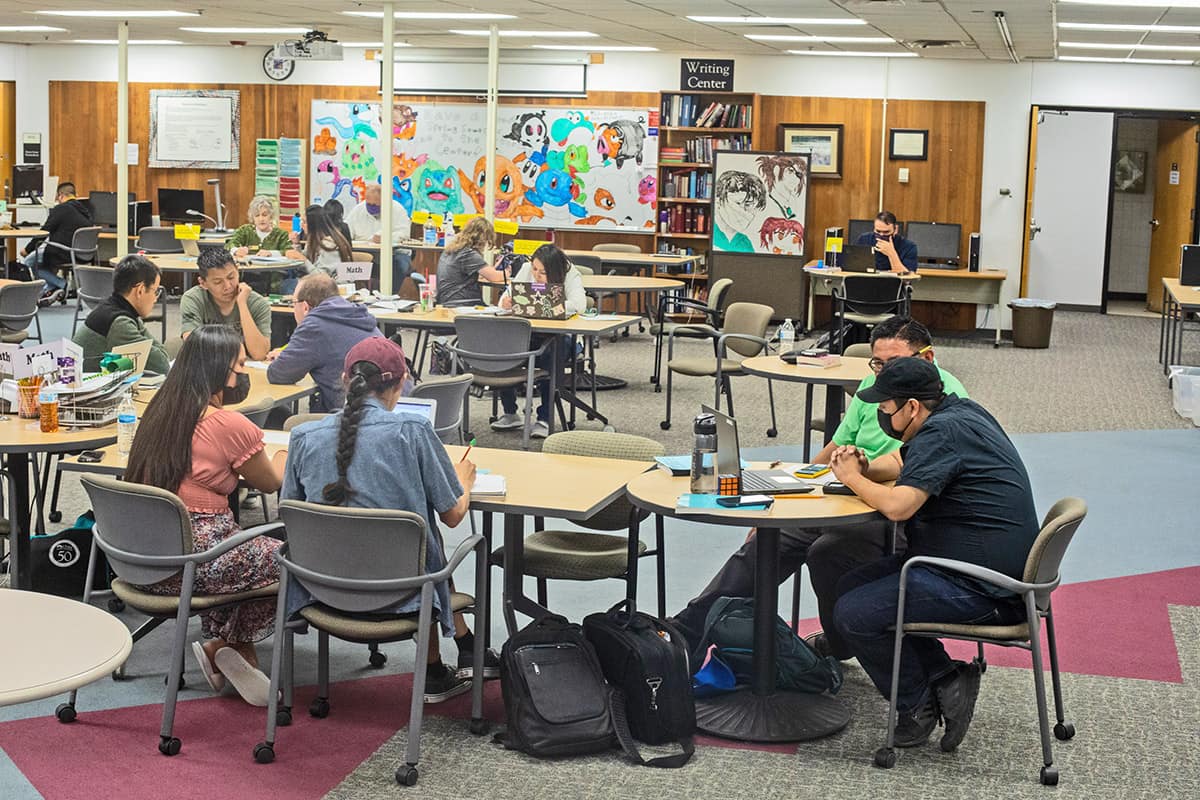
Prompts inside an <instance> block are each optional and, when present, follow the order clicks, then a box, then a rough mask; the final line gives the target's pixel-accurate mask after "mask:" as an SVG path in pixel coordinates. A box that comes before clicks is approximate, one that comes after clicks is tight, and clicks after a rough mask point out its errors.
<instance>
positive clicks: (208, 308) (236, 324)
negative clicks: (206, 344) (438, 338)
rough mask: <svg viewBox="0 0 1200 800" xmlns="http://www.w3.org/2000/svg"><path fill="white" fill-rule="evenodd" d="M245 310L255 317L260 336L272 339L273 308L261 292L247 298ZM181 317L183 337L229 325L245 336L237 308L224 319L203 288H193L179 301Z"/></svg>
mask: <svg viewBox="0 0 1200 800" xmlns="http://www.w3.org/2000/svg"><path fill="white" fill-rule="evenodd" d="M246 306H247V307H248V308H249V309H250V316H252V317H254V324H255V326H256V327H257V328H258V332H259V333H261V334H262V335H263V336H265V337H267V338H268V339H270V338H271V304H270V303H269V302H267V299H266V298H265V297H263V296H262V295H261V294H259V293H258V292H250V294H249V296H247V297H246ZM179 316H180V321H179V332H180V333H181V334H184V333H190V332H192V331H194V330H195V329H196V328H199V327H200V326H201V325H228V326H230V327H231V328H235V329H236V330H237V332H238V333H241V332H242V317H241V314H239V313H238V310H237V305H236V304H235V305H234V307H233V311H232V312H231V313H230V314H229V316H225V315H223V314H222V313H221V309H219V308H217V304H216V303H214V302H213V299H212V295H210V294H209V293H208V290H207V289H205V288H203V287H201V286H193V287H192V288H190V289H188V290H187V291H186V292H184V293H183V297H181V298H179Z"/></svg>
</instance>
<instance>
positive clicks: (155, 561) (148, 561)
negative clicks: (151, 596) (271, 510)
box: [97, 522, 283, 567]
mask: <svg viewBox="0 0 1200 800" xmlns="http://www.w3.org/2000/svg"><path fill="white" fill-rule="evenodd" d="M97 530H100V529H99V527H97ZM275 530H283V523H282V522H269V523H267V524H266V525H257V526H255V527H253V528H250V529H248V530H244V531H241V532H239V533H237V534H235V535H233V536H230V537H229V538H228V539H226V540H225V541H223V542H221V543H220V544H219V545H217V546H216V547H210V548H209V549H207V550H203V551H201V552H199V553H184V554H182V555H178V556H152V555H146V554H145V553H130V552H128V551H126V550H122V549H121V548H119V547H114V546H113V545H111V544H109V543H107V542H104V543H103V544H101V545H100V549H101V550H103V551H104V552H105V553H107V554H109V555H112V556H115V557H116V558H117V559H118V560H120V561H127V562H128V563H130V564H136V565H137V566H139V567H182V566H183V565H184V564H187V563H188V562H195V563H197V564H204V563H207V562H209V561H212V560H213V559H215V558H217V557H219V556H222V555H224V554H225V553H228V552H229V551H230V550H232V549H233V548H235V547H240V546H241V545H243V544H245V543H246V542H248V541H250V540H251V539H255V538H257V537H259V536H262V535H263V534H266V533H270V532H272V531H275ZM101 533H103V531H101Z"/></svg>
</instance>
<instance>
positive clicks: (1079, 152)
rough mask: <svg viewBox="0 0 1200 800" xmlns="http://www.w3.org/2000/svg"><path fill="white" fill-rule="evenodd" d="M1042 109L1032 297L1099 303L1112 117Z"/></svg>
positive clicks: (1035, 187)
mask: <svg viewBox="0 0 1200 800" xmlns="http://www.w3.org/2000/svg"><path fill="white" fill-rule="evenodd" d="M1040 113H1041V119H1040V122H1039V123H1038V132H1037V175H1036V179H1035V181H1034V184H1033V205H1032V208H1031V209H1030V215H1031V216H1030V223H1029V232H1030V242H1029V281H1028V284H1027V290H1026V295H1027V296H1029V297H1036V298H1038V299H1039V300H1053V301H1055V302H1057V303H1070V304H1073V305H1081V306H1094V307H1096V308H1099V307H1100V304H1101V300H1102V298H1103V293H1104V248H1105V242H1106V241H1107V238H1108V233H1107V230H1108V205H1109V204H1108V198H1109V185H1110V183H1111V181H1112V149H1113V115H1112V113H1111V112H1096V111H1066V112H1056V111H1045V110H1043V111H1041V112H1040Z"/></svg>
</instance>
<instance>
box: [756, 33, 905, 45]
mask: <svg viewBox="0 0 1200 800" xmlns="http://www.w3.org/2000/svg"><path fill="white" fill-rule="evenodd" d="M744 35H745V37H746V38H747V39H753V40H754V41H756V42H829V43H832V44H894V43H895V41H896V40H895V39H893V38H891V37H890V36H776V35H775V34H758V33H747V34H744Z"/></svg>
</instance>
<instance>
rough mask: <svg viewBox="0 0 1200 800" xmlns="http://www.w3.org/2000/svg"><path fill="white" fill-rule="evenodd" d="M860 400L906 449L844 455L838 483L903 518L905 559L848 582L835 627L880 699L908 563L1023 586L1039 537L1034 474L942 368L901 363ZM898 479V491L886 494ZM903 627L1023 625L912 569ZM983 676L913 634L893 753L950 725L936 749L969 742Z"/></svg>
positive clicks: (969, 587) (991, 601) (957, 583)
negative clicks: (981, 571) (929, 561)
mask: <svg viewBox="0 0 1200 800" xmlns="http://www.w3.org/2000/svg"><path fill="white" fill-rule="evenodd" d="M859 397H861V398H862V400H863V401H864V402H867V403H878V404H879V411H878V414H879V427H880V428H882V429H883V431H884V433H886V434H888V435H889V436H891V437H892V438H894V439H897V440H899V441H901V442H903V445H902V446H901V448H900V449H899V450H894V451H892V452H891V453H888V454H887V455H885V456H882V457H880V458H878V459H875V460H874V461H868V460H867V459H866V458H865V457H864V456H863V455H862V454H861V453H860V452H859V451H858V450H857V449H855V448H853V447H841V448H839V449H838V450H837V451H836V452H834V454H833V458H832V459H831V464H832V467H833V472H834V474H835V475H837V478H838V480H840V481H842V483H844V484H846V485H847V486H848V487H850V488H851V489H853V490H854V493H855V494H856V495H858V496H859V497H860V498H861V499H862V501H863V502H865V503H866V504H867V505H869V506H870V507H871V508H874V509H877V510H878V511H879V512H880V513H882V514H883V515H884V516H885V517H887V518H888V519H890V520H896V521H906V533H907V536H908V552H907V553H905V554H902V555H895V556H891V557H889V558H886V559H883V560H881V561H876V562H875V563H874V564H868V565H867V566H864V567H859V568H858V569H856V570H854V571H853V572H850V573H849V574H847V575H845V576H844V577H843V578H842V579H841V581H839V582H838V587H837V593H838V601H837V605H836V607H835V608H834V612H833V617H834V624H835V625H836V626H837V628H838V631H839V632H840V633H841V635H842V638H844V639H845V640H846V642H847V643H848V644H849V645H850V650H851V652H852V653H853V654H854V655H855V656H856V657H857V658H858V661H859V663H860V664H862V666H863V669H865V670H866V671H867V674H868V675H870V677H871V680H872V681H873V682H874V683H875V686H876V687H877V688H878V689H879V691H880V693H882V694H883V696H884V697H888V696H889V695H890V693H891V681H892V654H893V646H894V636H895V633H894V631H893V628H894V626H895V624H896V603H897V599H898V591H899V584H900V569H901V567H902V566H903V565H904V562H905V560H906V559H907V558H909V557H911V556H936V557H940V558H951V559H958V560H961V561H966V562H970V563H972V564H978V565H980V566H982V567H987V568H988V569H992V570H995V571H996V572H1001V573H1003V574H1005V575H1008V576H1011V577H1013V578H1017V579H1018V580H1019V579H1020V578H1021V576H1022V574H1023V572H1024V568H1025V560H1026V558H1027V557H1028V556H1029V548H1030V546H1031V545H1032V544H1033V541H1034V539H1035V538H1037V535H1038V529H1039V524H1038V519H1037V515H1036V513H1035V511H1034V507H1033V491H1032V490H1031V488H1030V485H1029V475H1028V474H1027V473H1026V471H1025V465H1024V464H1023V463H1022V462H1021V457H1020V455H1018V454H1017V450H1016V448H1015V447H1014V446H1013V443H1012V442H1011V441H1010V440H1009V438H1008V436H1007V435H1006V434H1005V433H1004V430H1003V429H1002V428H1001V427H1000V423H998V422H996V420H995V418H994V417H992V415H991V414H989V413H988V412H987V411H986V410H985V409H984V408H983V407H982V406H980V405H979V404H977V403H975V402H973V401H971V400H964V399H963V398H961V397H955V396H954V395H947V394H946V393H945V387H944V386H943V384H942V380H941V377H940V376H939V375H938V371H937V368H936V367H935V366H934V365H933V364H931V363H929V362H928V361H925V360H923V359H920V358H901V359H897V360H895V361H893V362H892V363H890V364H888V365H887V366H886V367H884V368H883V370H882V371H880V373H879V377H878V378H877V379H876V381H875V385H874V386H871V387H869V388H867V389H864V390H863V391H862V392H860V393H859ZM892 480H894V481H895V485H894V486H889V485H887V482H888V481H892ZM904 621H905V622H906V623H912V622H918V623H919V622H934V621H936V622H948V623H962V624H978V623H981V622H986V623H987V624H989V625H1016V624H1018V623H1022V622H1024V621H1025V611H1024V608H1023V607H1022V603H1021V600H1020V598H1018V597H1017V596H1016V595H1013V594H1011V593H1009V592H1007V591H1005V590H1002V589H999V588H997V587H995V586H992V585H990V584H985V583H982V582H978V581H975V580H972V579H971V578H968V577H966V576H962V575H956V574H952V573H948V572H942V571H940V570H937V569H928V568H926V567H923V566H919V567H914V568H913V569H912V570H911V571H910V572H909V573H908V582H907V594H906V600H905V615H904ZM979 678H980V673H979V667H978V666H977V665H975V664H964V663H963V662H961V661H957V662H956V661H951V660H950V657H949V656H948V655H947V654H946V650H945V648H944V647H943V646H942V643H941V642H940V641H939V640H937V639H927V638H924V637H918V636H906V637H905V638H904V643H903V649H902V650H901V658H900V682H899V687H898V694H897V699H896V705H897V711H898V714H899V719H898V721H897V724H896V744H897V745H898V746H900V747H915V746H917V745H920V744H922V743H924V742H925V741H926V740H927V739H928V738H929V735H930V734H931V733H932V732H933V729H934V728H935V727H937V724H938V717H939V715H940V717H941V718H942V719H943V720H945V723H946V731H945V734H944V735H943V736H942V740H941V748H942V750H944V751H946V752H950V751H951V750H953V749H954V748H956V747H957V746H958V745H959V743H960V742H961V741H962V739H963V736H964V735H965V734H966V732H967V726H968V725H970V723H971V717H972V715H973V714H974V711H975V700H976V698H977V697H978V695H979Z"/></svg>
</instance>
